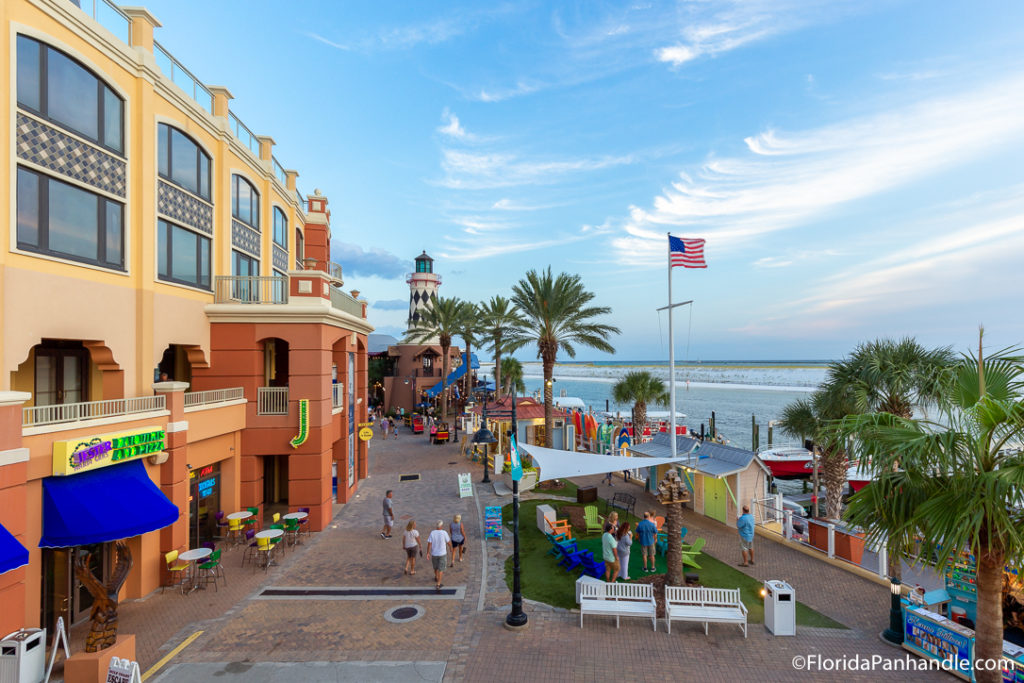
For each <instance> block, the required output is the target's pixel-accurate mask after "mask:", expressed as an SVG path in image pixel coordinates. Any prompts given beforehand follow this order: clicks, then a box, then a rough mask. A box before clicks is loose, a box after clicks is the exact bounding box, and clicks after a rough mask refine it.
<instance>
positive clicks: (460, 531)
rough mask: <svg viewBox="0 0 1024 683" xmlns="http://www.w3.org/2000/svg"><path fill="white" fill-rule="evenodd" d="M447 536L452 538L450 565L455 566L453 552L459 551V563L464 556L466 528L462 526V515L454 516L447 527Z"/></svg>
mask: <svg viewBox="0 0 1024 683" xmlns="http://www.w3.org/2000/svg"><path fill="white" fill-rule="evenodd" d="M448 529H449V535H450V536H451V537H452V564H455V551H456V550H458V551H459V560H458V561H459V562H462V558H463V556H464V555H465V554H466V527H464V526H462V515H455V517H454V518H453V519H452V523H451V524H450V525H448Z"/></svg>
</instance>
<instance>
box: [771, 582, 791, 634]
mask: <svg viewBox="0 0 1024 683" xmlns="http://www.w3.org/2000/svg"><path fill="white" fill-rule="evenodd" d="M764 625H765V626H766V627H767V628H768V630H769V631H771V632H772V634H773V635H776V636H795V635H796V597H795V595H794V593H793V587H792V586H790V585H789V584H788V583H786V582H785V581H765V582H764Z"/></svg>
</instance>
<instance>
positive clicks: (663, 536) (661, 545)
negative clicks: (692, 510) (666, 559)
mask: <svg viewBox="0 0 1024 683" xmlns="http://www.w3.org/2000/svg"><path fill="white" fill-rule="evenodd" d="M685 538H686V527H685V526H684V527H683V528H682V529H680V530H679V540H680V541H682V540H683V539H685ZM657 543H658V552H659V553H661V554H662V555H664V554H665V553H667V552H668V534H667V533H666V532H664V531H662V532H660V533H659V534H658V542H657ZM688 549H689V548H688V546H687V545H686V544H685V543H683V550H688Z"/></svg>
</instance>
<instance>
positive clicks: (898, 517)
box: [842, 348, 1024, 681]
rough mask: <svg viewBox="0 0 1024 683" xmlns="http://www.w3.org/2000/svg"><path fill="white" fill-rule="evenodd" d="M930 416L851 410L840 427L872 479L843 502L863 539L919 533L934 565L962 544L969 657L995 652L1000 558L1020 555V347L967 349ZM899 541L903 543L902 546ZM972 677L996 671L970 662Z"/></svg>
mask: <svg viewBox="0 0 1024 683" xmlns="http://www.w3.org/2000/svg"><path fill="white" fill-rule="evenodd" d="M947 377H948V381H947V382H946V383H945V384H944V385H943V386H944V393H943V395H942V396H941V400H940V401H939V415H938V418H937V419H936V420H935V421H932V420H926V419H909V418H905V417H900V416H897V415H893V414H891V413H881V412H875V413H869V414H864V415H852V416H849V417H847V418H846V419H844V420H843V421H842V433H843V434H845V435H848V436H850V437H853V438H856V439H857V440H858V442H859V444H860V447H861V449H862V451H863V452H864V453H865V454H867V455H869V456H870V457H871V464H870V468H871V471H872V473H873V474H874V475H875V480H874V481H873V482H872V483H871V485H870V486H867V487H865V488H864V489H863V490H862V491H861V492H860V493H858V494H857V495H856V496H854V497H853V499H852V500H851V502H850V506H849V509H848V511H847V514H848V518H849V520H850V521H851V522H853V523H854V524H857V525H859V526H862V527H864V528H865V529H866V530H867V532H868V537H869V540H871V541H878V540H881V539H883V538H886V537H889V536H897V537H901V538H908V537H915V538H918V539H919V540H920V543H921V547H920V556H921V557H935V558H937V561H938V564H939V566H940V567H942V566H944V565H945V564H946V563H947V562H948V561H949V560H950V559H951V558H953V557H955V556H956V555H958V554H959V553H960V552H961V551H967V552H970V553H971V554H973V555H974V557H975V558H976V562H977V584H976V588H977V593H976V597H977V607H978V611H977V619H976V620H975V622H976V625H977V631H976V633H977V635H976V645H975V657H976V658H977V659H988V660H989V661H995V660H997V659H999V657H1000V656H1001V652H1002V637H1003V617H1002V588H1003V567H1004V566H1005V565H1007V564H1009V565H1012V566H1020V564H1021V562H1022V561H1024V512H1022V510H1024V454H1022V453H1021V452H1020V451H1019V450H1014V449H1012V448H1008V447H1009V446H1011V445H1012V444H1015V443H1019V442H1020V440H1021V439H1022V438H1024V399H1022V398H1021V396H1022V392H1024V381H1022V380H1024V357H1022V356H1021V355H1019V353H1018V352H1017V351H1003V352H1000V353H998V354H995V355H994V356H992V357H989V358H988V359H983V358H982V353H981V349H980V348H979V353H978V356H977V357H974V356H973V355H971V356H965V357H964V358H963V359H962V360H961V362H960V363H959V364H958V365H957V366H956V367H955V368H954V369H953V370H952V371H950V372H949V373H947ZM899 550H900V551H901V552H902V551H905V548H904V547H900V548H899ZM975 676H976V677H977V680H979V681H998V680H1000V674H999V672H998V671H981V670H976V671H975Z"/></svg>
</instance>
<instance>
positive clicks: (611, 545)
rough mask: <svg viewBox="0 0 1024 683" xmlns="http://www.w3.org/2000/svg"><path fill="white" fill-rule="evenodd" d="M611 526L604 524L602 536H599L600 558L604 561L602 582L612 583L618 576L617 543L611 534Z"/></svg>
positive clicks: (608, 523) (607, 523)
mask: <svg viewBox="0 0 1024 683" xmlns="http://www.w3.org/2000/svg"><path fill="white" fill-rule="evenodd" d="M612 529H613V527H612V525H611V523H610V522H605V525H604V535H603V536H601V557H602V559H603V560H604V581H605V583H608V582H609V581H614V580H615V578H616V577H617V576H618V575H619V542H618V540H617V539H616V538H615V534H614V533H612Z"/></svg>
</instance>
